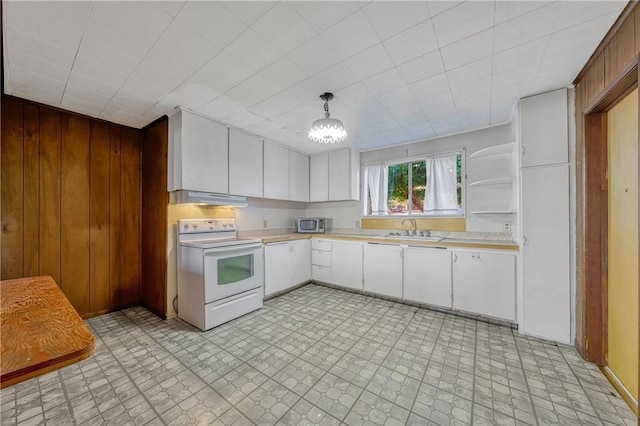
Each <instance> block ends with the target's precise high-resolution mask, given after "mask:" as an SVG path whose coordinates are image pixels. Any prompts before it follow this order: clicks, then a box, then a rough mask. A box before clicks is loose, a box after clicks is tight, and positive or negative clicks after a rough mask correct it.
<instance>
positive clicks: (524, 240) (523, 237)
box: [522, 235, 529, 246]
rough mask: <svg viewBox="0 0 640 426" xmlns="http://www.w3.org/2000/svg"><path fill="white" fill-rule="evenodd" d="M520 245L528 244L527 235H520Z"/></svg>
mask: <svg viewBox="0 0 640 426" xmlns="http://www.w3.org/2000/svg"><path fill="white" fill-rule="evenodd" d="M522 245H523V246H528V245H529V240H527V237H525V236H524V235H523V236H522Z"/></svg>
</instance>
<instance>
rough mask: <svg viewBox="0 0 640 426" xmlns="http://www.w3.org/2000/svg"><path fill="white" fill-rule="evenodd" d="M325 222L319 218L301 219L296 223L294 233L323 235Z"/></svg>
mask: <svg viewBox="0 0 640 426" xmlns="http://www.w3.org/2000/svg"><path fill="white" fill-rule="evenodd" d="M325 222H326V220H325V219H324V218H320V217H301V218H298V220H297V221H296V231H297V232H299V233H301V234H324V225H325Z"/></svg>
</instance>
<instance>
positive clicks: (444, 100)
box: [416, 89, 455, 114]
mask: <svg viewBox="0 0 640 426" xmlns="http://www.w3.org/2000/svg"><path fill="white" fill-rule="evenodd" d="M416 102H418V104H419V105H420V107H421V108H422V111H423V112H424V113H425V114H431V113H433V112H434V111H437V110H442V109H444V108H447V109H449V110H450V111H451V112H452V113H455V104H454V103H453V97H452V96H451V90H450V89H445V90H440V91H439V92H435V93H432V94H430V95H428V96H423V97H421V98H416Z"/></svg>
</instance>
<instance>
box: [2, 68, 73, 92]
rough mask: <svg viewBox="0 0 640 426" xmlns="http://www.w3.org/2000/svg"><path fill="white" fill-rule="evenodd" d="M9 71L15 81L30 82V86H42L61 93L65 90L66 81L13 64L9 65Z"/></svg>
mask: <svg viewBox="0 0 640 426" xmlns="http://www.w3.org/2000/svg"><path fill="white" fill-rule="evenodd" d="M9 72H10V73H11V78H12V80H13V81H19V82H22V83H24V84H28V85H29V86H33V87H34V88H37V87H42V88H43V89H45V90H47V91H49V92H53V93H60V94H62V91H63V90H64V86H65V82H64V81H60V80H54V79H52V78H49V77H46V76H43V75H40V74H36V73H34V72H31V71H28V70H24V69H21V68H17V67H14V66H11V65H10V66H9Z"/></svg>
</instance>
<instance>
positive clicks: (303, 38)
mask: <svg viewBox="0 0 640 426" xmlns="http://www.w3.org/2000/svg"><path fill="white" fill-rule="evenodd" d="M252 28H253V29H254V30H255V31H256V32H257V33H258V34H260V35H261V36H262V37H263V38H264V39H265V40H269V42H270V43H271V44H272V45H273V46H274V47H275V48H276V49H278V50H279V51H280V52H282V53H284V54H287V53H289V52H291V51H292V50H293V49H295V48H296V47H298V46H300V45H301V44H304V43H305V42H307V41H309V40H311V39H312V38H314V37H315V36H316V35H317V34H316V32H315V31H314V30H313V28H311V27H310V26H309V24H307V23H306V22H305V20H304V19H301V17H300V15H298V13H297V12H296V10H295V9H294V8H293V7H292V6H291V4H289V3H278V4H277V5H276V6H275V7H274V8H272V9H271V10H269V11H268V12H267V13H265V14H264V15H263V16H262V17H261V18H260V19H258V20H257V21H256V23H255V24H254V25H253V26H252Z"/></svg>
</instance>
